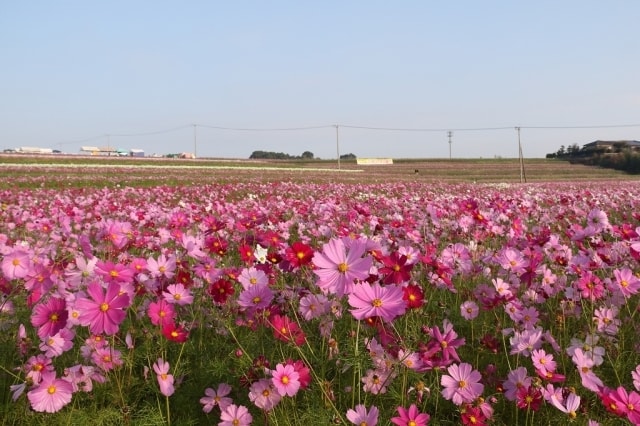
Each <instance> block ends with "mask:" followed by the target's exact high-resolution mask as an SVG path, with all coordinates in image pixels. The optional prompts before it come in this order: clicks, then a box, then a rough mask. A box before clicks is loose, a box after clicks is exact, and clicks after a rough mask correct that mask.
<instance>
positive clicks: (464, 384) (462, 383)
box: [458, 380, 467, 389]
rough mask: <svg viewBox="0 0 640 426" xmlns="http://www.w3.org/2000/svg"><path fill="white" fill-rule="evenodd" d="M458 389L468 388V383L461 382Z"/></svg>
mask: <svg viewBox="0 0 640 426" xmlns="http://www.w3.org/2000/svg"><path fill="white" fill-rule="evenodd" d="M458 387H459V388H460V389H464V388H466V387H467V382H465V381H464V380H460V381H459V382H458Z"/></svg>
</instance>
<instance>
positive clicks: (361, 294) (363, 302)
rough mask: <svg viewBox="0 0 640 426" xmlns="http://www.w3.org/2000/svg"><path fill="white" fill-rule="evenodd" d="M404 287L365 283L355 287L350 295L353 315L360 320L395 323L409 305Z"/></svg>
mask: <svg viewBox="0 0 640 426" xmlns="http://www.w3.org/2000/svg"><path fill="white" fill-rule="evenodd" d="M403 295H404V293H403V292H402V287H399V286H397V285H388V286H384V287H382V286H381V285H380V284H378V283H377V282H376V283H373V285H372V284H369V283H368V282H363V283H362V284H357V285H354V286H353V291H352V292H351V294H349V305H351V307H352V308H353V309H351V314H352V315H353V316H354V318H356V319H358V320H364V319H367V318H372V317H380V318H382V319H383V320H384V321H388V322H390V321H393V319H394V318H395V317H397V316H400V315H403V314H404V313H405V311H406V308H407V305H406V303H405V301H404V299H403Z"/></svg>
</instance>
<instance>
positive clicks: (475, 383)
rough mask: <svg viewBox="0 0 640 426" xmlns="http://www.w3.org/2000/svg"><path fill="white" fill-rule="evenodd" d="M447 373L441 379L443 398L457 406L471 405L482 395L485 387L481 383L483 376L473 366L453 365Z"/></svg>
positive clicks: (464, 363) (465, 364)
mask: <svg viewBox="0 0 640 426" xmlns="http://www.w3.org/2000/svg"><path fill="white" fill-rule="evenodd" d="M447 372H448V373H449V374H448V375H447V374H444V375H443V376H442V377H441V378H440V384H441V385H442V386H443V387H444V389H442V396H443V397H444V398H445V399H447V400H450V401H452V402H453V403H454V404H456V405H458V406H459V405H462V404H463V403H470V402H472V401H473V400H474V399H476V398H477V397H478V396H480V395H481V394H482V391H483V390H484V385H483V384H482V383H480V379H481V378H482V375H481V374H480V372H478V371H476V370H474V369H473V367H472V366H471V364H467V363H466V362H463V363H461V364H453V365H451V366H449V368H447Z"/></svg>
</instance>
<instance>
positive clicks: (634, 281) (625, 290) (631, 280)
mask: <svg viewBox="0 0 640 426" xmlns="http://www.w3.org/2000/svg"><path fill="white" fill-rule="evenodd" d="M613 275H614V276H615V278H616V284H617V285H618V288H619V289H620V291H621V292H622V294H623V295H624V297H626V298H629V297H631V296H632V295H634V294H636V293H637V292H638V291H640V279H638V277H636V276H635V275H634V273H633V271H632V270H631V269H629V268H623V269H614V270H613Z"/></svg>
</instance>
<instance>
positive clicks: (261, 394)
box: [249, 379, 282, 411]
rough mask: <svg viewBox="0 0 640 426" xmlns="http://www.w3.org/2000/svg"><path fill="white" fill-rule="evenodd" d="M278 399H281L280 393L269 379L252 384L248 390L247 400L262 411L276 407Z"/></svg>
mask: <svg viewBox="0 0 640 426" xmlns="http://www.w3.org/2000/svg"><path fill="white" fill-rule="evenodd" d="M280 399H282V397H281V396H280V393H279V392H278V391H277V390H276V389H275V387H274V385H273V383H272V382H271V380H269V379H260V380H258V381H257V382H253V383H252V384H251V387H250V388H249V400H251V402H253V403H254V404H255V405H256V407H258V408H260V409H262V410H264V411H271V410H272V409H273V408H274V407H275V406H276V405H278V403H279V402H280Z"/></svg>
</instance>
